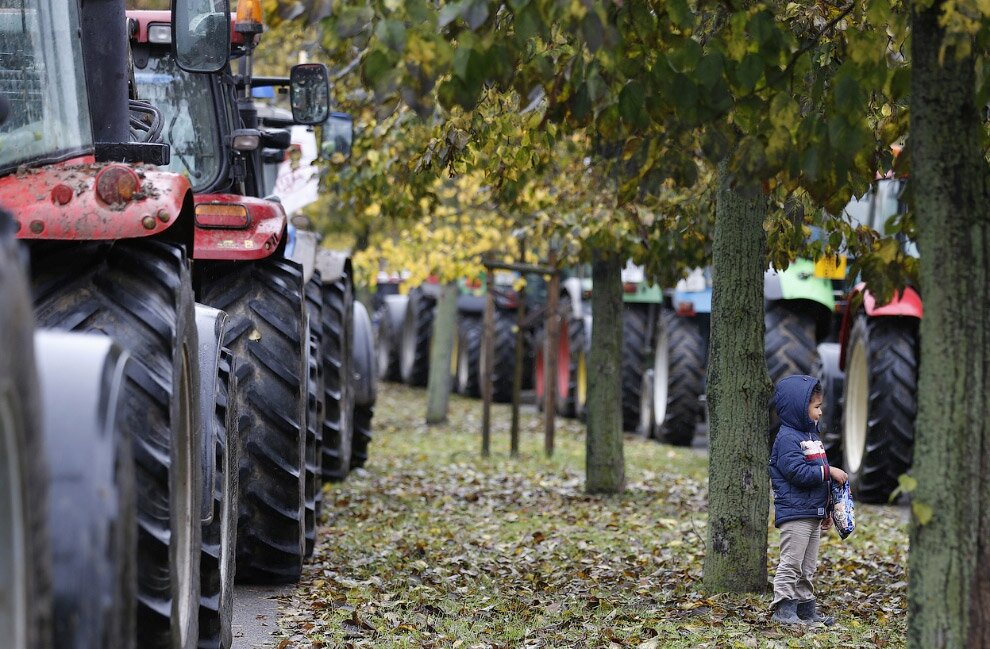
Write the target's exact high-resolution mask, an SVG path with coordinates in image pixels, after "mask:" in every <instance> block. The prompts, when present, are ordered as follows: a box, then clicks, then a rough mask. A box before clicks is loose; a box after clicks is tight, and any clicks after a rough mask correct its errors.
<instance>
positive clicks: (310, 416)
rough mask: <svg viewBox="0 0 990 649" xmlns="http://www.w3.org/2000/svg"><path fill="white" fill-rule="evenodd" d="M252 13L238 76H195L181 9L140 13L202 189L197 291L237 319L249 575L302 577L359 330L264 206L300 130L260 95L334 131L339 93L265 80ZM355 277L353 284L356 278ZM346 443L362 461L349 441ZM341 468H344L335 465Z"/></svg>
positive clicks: (142, 53) (236, 36)
mask: <svg viewBox="0 0 990 649" xmlns="http://www.w3.org/2000/svg"><path fill="white" fill-rule="evenodd" d="M238 9H239V10H238V17H237V19H236V20H235V21H234V23H233V25H232V29H231V37H232V41H231V45H232V58H233V59H234V60H235V61H237V62H238V69H239V73H238V74H234V71H233V70H232V69H229V68H228V69H226V70H224V71H222V72H220V73H217V74H189V73H185V72H184V71H183V70H181V69H180V67H179V66H178V65H177V63H176V61H175V59H174V57H173V55H172V52H171V49H170V47H169V46H168V45H169V44H168V42H167V40H166V39H165V38H164V37H165V36H166V35H167V34H169V23H168V21H169V15H168V13H167V12H154V11H138V12H130V13H129V17H130V18H131V20H132V21H133V25H134V28H133V30H132V39H133V49H134V64H135V80H136V82H137V87H138V90H139V92H140V93H141V95H142V96H143V97H147V98H153V99H154V100H155V101H156V103H158V104H159V105H161V107H162V112H163V113H164V115H165V124H166V127H165V139H166V141H168V142H169V144H171V145H172V147H173V149H174V150H175V151H176V157H175V158H174V159H173V165H174V168H175V169H176V170H180V171H182V172H184V173H185V174H186V175H188V176H189V177H190V178H191V179H192V180H193V184H194V189H195V191H196V219H195V228H194V231H193V235H194V246H193V257H194V259H195V269H194V282H195V285H196V288H197V296H198V298H199V299H200V300H201V301H202V302H204V303H206V304H209V305H211V306H214V307H217V308H219V309H222V310H223V311H225V312H226V313H227V314H228V315H229V317H230V325H229V327H228V331H229V336H228V338H227V340H226V341H225V342H226V344H227V345H228V346H229V347H230V348H231V351H232V352H233V355H234V357H235V362H236V364H237V368H238V369H237V377H238V380H239V387H240V390H241V392H242V393H241V394H240V395H239V396H238V397H237V398H236V399H235V400H236V401H237V404H238V411H239V414H240V435H241V440H242V443H243V445H244V452H243V453H242V455H241V460H240V476H241V485H242V488H241V498H240V505H239V523H238V537H239V538H238V552H237V555H238V560H237V577H238V579H240V580H242V581H255V582H269V583H271V582H277V583H284V582H291V581H294V580H296V579H297V578H298V577H299V575H300V573H301V569H302V561H303V558H304V557H305V556H308V555H309V554H311V553H312V551H313V547H314V544H315V525H316V519H317V517H318V515H319V504H320V501H319V496H320V494H321V493H322V490H321V486H322V480H321V474H323V473H324V468H323V467H321V460H322V459H324V458H325V457H326V456H325V455H324V453H323V450H324V448H327V449H329V450H334V449H337V450H338V451H339V448H340V447H341V446H344V442H345V440H344V439H343V437H344V436H345V435H347V434H348V433H349V428H348V425H347V422H348V421H349V416H348V415H349V409H348V408H346V406H344V407H342V406H343V404H345V403H346V402H347V400H346V394H342V393H341V391H339V390H337V391H333V390H325V389H324V384H325V383H326V384H330V385H339V384H341V383H343V384H344V385H345V387H346V386H349V381H347V380H346V379H347V372H346V367H347V365H346V364H342V363H341V362H339V361H340V356H342V354H341V350H345V351H346V350H349V344H348V342H347V337H346V335H344V336H342V335H341V334H342V333H345V327H334V326H333V322H332V320H333V314H334V313H336V311H334V310H333V309H332V308H330V307H332V304H330V305H329V306H326V307H325V298H324V287H323V286H321V284H322V282H321V277H320V274H319V273H318V272H316V271H314V270H313V269H312V267H310V268H305V267H304V266H303V265H302V264H299V263H296V262H294V261H292V260H290V259H288V258H287V255H286V254H285V253H286V251H287V248H288V246H289V244H290V237H289V236H288V232H287V220H286V214H285V210H284V209H283V206H282V205H281V203H280V202H279V201H278V200H273V199H270V198H262V197H263V196H269V193H270V192H271V190H272V187H271V186H269V185H270V184H271V182H270V178H269V177H268V174H266V169H265V165H264V163H265V161H266V160H268V159H269V158H271V157H276V158H278V157H280V156H281V155H282V152H283V150H285V149H286V148H288V147H289V145H290V135H289V132H288V131H286V130H282V129H267V128H263V127H262V125H261V124H260V122H259V120H258V110H257V108H256V106H255V104H254V99H253V97H252V94H251V88H252V86H253V85H255V84H261V85H273V84H277V85H283V84H284V85H285V86H288V88H289V93H290V95H291V98H292V106H293V117H292V123H294V124H321V123H323V121H324V120H326V118H327V115H328V111H329V85H328V80H327V73H326V68H325V67H324V66H322V65H319V64H311V65H297V66H294V67H293V69H292V71H291V75H290V77H288V78H284V79H282V78H278V79H271V78H268V79H255V78H254V77H253V76H252V74H251V65H250V58H251V54H252V52H253V50H254V48H255V47H256V46H257V45H258V42H259V40H260V34H261V32H262V25H261V23H260V13H261V12H260V5H258V4H257V3H252V2H246V1H245V2H241V3H240V4H239V7H238ZM157 34H161V35H162V36H161V37H159V36H157ZM314 255H315V249H314ZM311 266H312V265H311ZM345 282H346V283H347V286H348V287H349V278H346V279H345ZM341 317H342V316H341ZM348 317H349V315H348ZM326 319H330V320H331V322H330V323H329V325H328V323H327V322H326V321H325V320H326ZM335 342H336V343H337V344H336V345H334V344H333V343H335ZM325 370H329V371H325ZM324 374H326V375H328V376H329V377H330V379H331V380H330V381H324ZM334 378H336V383H334V381H333V379H334ZM345 449H347V450H346V454H347V455H348V458H349V456H350V452H349V445H346V446H345ZM337 455H340V453H337ZM327 464H328V467H327V469H329V470H332V469H333V468H334V467H335V464H334V458H330V459H329V461H328V462H327ZM344 467H346V464H345V465H344ZM343 475H346V468H345V469H344V471H343ZM331 477H332V476H331Z"/></svg>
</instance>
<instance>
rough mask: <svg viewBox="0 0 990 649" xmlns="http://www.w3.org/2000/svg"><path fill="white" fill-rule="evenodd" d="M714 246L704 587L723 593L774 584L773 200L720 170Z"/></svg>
mask: <svg viewBox="0 0 990 649" xmlns="http://www.w3.org/2000/svg"><path fill="white" fill-rule="evenodd" d="M719 183H720V184H719V190H718V196H717V199H716V206H715V233H714V241H713V248H712V258H713V261H712V263H713V272H712V278H713V284H712V324H711V353H710V354H709V361H708V408H709V417H710V423H709V431H708V437H709V460H708V550H707V552H706V554H705V568H704V584H705V587H706V588H707V589H708V590H710V591H715V592H726V591H727V592H763V591H765V590H766V587H767V516H768V514H769V495H770V477H769V474H768V472H767V462H768V461H769V449H768V445H767V428H768V425H769V421H768V411H767V403H768V402H769V398H770V377H769V375H768V374H767V365H766V361H765V359H764V356H763V272H764V270H765V268H766V246H767V243H766V233H765V232H764V230H763V222H764V219H765V218H766V215H767V201H766V196H765V195H763V193H762V192H761V191H759V190H758V189H757V190H752V191H750V192H748V193H744V192H743V191H742V190H737V189H735V188H733V187H731V186H730V182H729V179H728V177H727V174H726V168H725V164H724V163H723V164H722V165H721V166H720V168H719Z"/></svg>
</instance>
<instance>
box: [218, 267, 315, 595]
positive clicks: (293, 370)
mask: <svg viewBox="0 0 990 649" xmlns="http://www.w3.org/2000/svg"><path fill="white" fill-rule="evenodd" d="M201 290H202V299H203V301H204V302H206V303H207V304H210V305H211V306H214V307H216V308H218V309H223V310H224V311H226V312H227V314H228V315H229V317H230V324H229V327H228V337H227V346H228V347H229V348H230V350H231V352H232V353H233V355H234V358H235V361H236V370H237V383H238V389H239V391H240V396H241V399H240V400H239V402H238V419H239V421H238V432H239V434H240V438H241V443H242V445H241V458H240V469H239V471H238V477H239V481H240V499H239V507H238V523H237V568H236V569H237V579H238V581H244V582H253V583H291V582H294V581H296V580H297V579H298V578H299V575H300V574H301V573H302V561H303V554H304V552H305V533H304V532H305V530H304V527H305V516H304V510H305V477H306V469H305V454H306V431H305V421H306V371H307V368H306V366H305V364H304V362H305V357H306V352H307V349H308V330H307V328H306V317H305V306H304V298H303V275H302V268H301V267H300V266H299V264H297V263H295V262H293V261H289V260H287V259H282V258H277V257H271V258H268V259H265V260H262V261H258V262H219V263H214V264H210V265H209V266H208V267H206V268H204V270H203V277H202V280H201Z"/></svg>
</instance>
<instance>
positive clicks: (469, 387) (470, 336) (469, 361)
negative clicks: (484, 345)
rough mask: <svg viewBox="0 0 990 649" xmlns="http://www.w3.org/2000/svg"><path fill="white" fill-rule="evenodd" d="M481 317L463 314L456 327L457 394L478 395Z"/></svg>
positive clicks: (482, 326) (482, 329)
mask: <svg viewBox="0 0 990 649" xmlns="http://www.w3.org/2000/svg"><path fill="white" fill-rule="evenodd" d="M484 331H485V329H484V323H483V322H482V320H481V318H474V317H470V316H464V317H462V318H461V321H460V323H459V326H458V327H457V338H458V340H457V382H456V388H457V393H458V394H463V395H464V396H466V397H480V396H481V384H480V382H479V379H480V377H481V339H482V336H483V334H484Z"/></svg>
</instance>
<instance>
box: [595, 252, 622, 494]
mask: <svg viewBox="0 0 990 649" xmlns="http://www.w3.org/2000/svg"><path fill="white" fill-rule="evenodd" d="M621 272H622V259H621V258H620V257H619V256H618V255H616V254H610V253H605V252H595V255H594V259H593V261H592V265H591V277H592V281H593V282H594V290H593V291H592V293H591V315H592V317H593V323H594V324H593V325H592V328H591V360H590V363H591V367H590V368H589V369H590V371H589V375H590V376H593V377H595V380H594V381H589V384H588V434H587V442H586V447H587V456H586V471H587V476H586V480H585V490H586V491H587V492H588V493H605V494H617V493H622V490H623V489H624V488H625V482H626V471H625V462H624V458H623V456H622V441H623V440H622V386H621V385H620V383H619V381H620V378H621V377H620V374H619V365H620V360H621V354H622V279H621Z"/></svg>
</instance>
